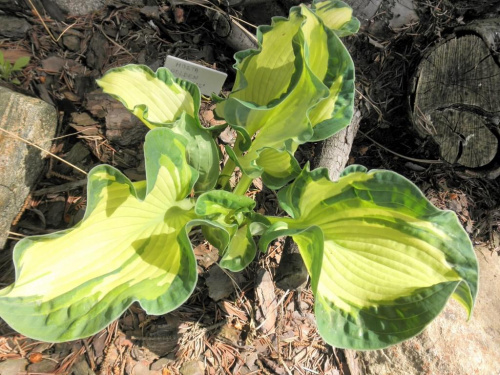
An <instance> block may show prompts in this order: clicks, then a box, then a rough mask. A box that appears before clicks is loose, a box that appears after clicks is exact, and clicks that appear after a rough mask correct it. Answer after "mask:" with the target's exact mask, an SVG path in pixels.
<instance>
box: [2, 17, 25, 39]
mask: <svg viewBox="0 0 500 375" xmlns="http://www.w3.org/2000/svg"><path fill="white" fill-rule="evenodd" d="M0 25H2V27H1V28H0V36H4V37H6V38H12V39H22V38H24V35H25V34H26V32H27V31H28V30H29V29H30V28H31V25H30V24H29V23H28V21H26V20H25V19H24V18H18V17H12V16H3V15H0Z"/></svg>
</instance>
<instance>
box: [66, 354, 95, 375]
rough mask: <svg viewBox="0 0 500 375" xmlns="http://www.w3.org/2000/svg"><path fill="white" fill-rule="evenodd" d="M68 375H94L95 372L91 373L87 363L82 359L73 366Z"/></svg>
mask: <svg viewBox="0 0 500 375" xmlns="http://www.w3.org/2000/svg"><path fill="white" fill-rule="evenodd" d="M70 375H95V372H94V371H92V369H91V368H90V366H89V364H88V363H87V361H86V360H85V359H84V358H82V360H81V361H79V362H77V363H75V364H74V365H73V367H72V368H71V373H70Z"/></svg>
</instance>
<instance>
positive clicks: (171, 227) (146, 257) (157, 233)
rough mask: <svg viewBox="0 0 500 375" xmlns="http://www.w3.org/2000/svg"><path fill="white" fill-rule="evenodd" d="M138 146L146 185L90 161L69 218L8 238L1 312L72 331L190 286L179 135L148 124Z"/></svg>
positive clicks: (48, 331) (160, 301) (41, 328)
mask: <svg viewBox="0 0 500 375" xmlns="http://www.w3.org/2000/svg"><path fill="white" fill-rule="evenodd" d="M144 148H145V161H146V173H147V182H146V186H145V188H144V184H143V183H136V184H132V183H131V182H130V181H129V180H128V179H127V178H126V177H125V176H124V175H123V174H122V173H121V172H119V171H118V170H116V169H114V168H113V167H110V166H107V165H101V166H98V167H96V168H94V169H92V171H91V172H90V173H89V176H88V205H87V210H86V212H85V217H84V219H83V220H82V221H81V222H80V223H79V224H78V225H77V226H76V227H74V228H72V229H69V230H65V231H62V232H57V233H54V234H50V235H46V236H36V237H28V238H26V239H23V240H22V241H20V242H19V243H18V244H17V245H16V247H15V250H14V263H15V267H16V280H15V282H14V284H12V285H10V286H8V287H7V288H5V289H3V290H1V291H0V316H1V317H2V319H4V320H5V321H6V322H7V323H8V324H9V325H10V326H11V327H12V328H14V329H15V330H16V331H18V332H20V333H22V334H24V335H26V336H29V337H32V338H35V339H40V340H44V341H50V342H60V341H69V340H74V339H78V338H82V337H86V336H89V335H92V334H94V333H96V332H98V331H99V330H101V329H103V328H104V327H106V326H107V325H108V324H109V323H111V322H112V321H113V320H115V319H117V318H118V317H119V316H120V314H121V313H123V311H124V310H125V309H127V308H128V307H129V306H130V305H131V304H132V303H133V302H134V301H138V302H139V303H140V304H141V306H142V307H143V308H144V309H145V310H146V311H147V312H148V313H150V314H164V313H167V312H168V311H171V310H173V309H175V308H177V307H178V306H179V305H181V304H182V303H183V302H184V301H185V300H186V299H187V298H188V296H189V295H190V294H191V292H192V290H193V288H194V286H195V284H196V280H197V272H196V260H195V257H194V253H193V250H192V248H191V244H190V242H189V238H188V236H187V233H186V224H187V223H188V222H189V221H190V220H192V219H193V218H194V217H195V214H194V202H192V201H191V200H190V199H186V196H188V195H189V193H190V192H191V189H192V187H193V185H194V182H195V180H196V178H197V173H196V171H194V170H193V169H192V168H191V167H190V166H189V165H188V163H187V161H186V157H185V150H186V144H185V140H184V138H182V137H179V136H177V135H175V134H174V133H173V132H172V131H171V130H169V129H166V128H159V129H154V130H152V131H150V132H149V133H148V134H147V136H146V143H145V146H144ZM136 186H137V187H138V189H137V190H136Z"/></svg>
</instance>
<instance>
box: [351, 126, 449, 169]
mask: <svg viewBox="0 0 500 375" xmlns="http://www.w3.org/2000/svg"><path fill="white" fill-rule="evenodd" d="M358 132H360V133H361V135H362V136H363V137H366V138H368V139H369V140H370V141H372V142H373V143H375V144H376V145H377V146H379V147H382V148H383V149H384V150H386V151H388V152H390V153H391V154H393V155H396V156H398V157H400V158H403V159H406V160H411V161H414V162H417V163H426V164H443V163H444V161H442V160H426V159H415V158H411V157H409V156H404V155H401V154H398V153H397V152H395V151H392V150H389V149H388V148H387V147H385V146H384V145H381V144H380V143H378V142H377V141H376V140H374V139H373V138H371V137H370V136H369V135H367V134H365V133H363V132H362V131H361V130H358Z"/></svg>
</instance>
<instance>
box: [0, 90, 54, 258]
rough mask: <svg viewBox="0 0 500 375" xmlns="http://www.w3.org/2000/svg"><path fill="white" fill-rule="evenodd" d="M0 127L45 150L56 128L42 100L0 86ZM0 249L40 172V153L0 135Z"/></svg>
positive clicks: (33, 148)
mask: <svg viewBox="0 0 500 375" xmlns="http://www.w3.org/2000/svg"><path fill="white" fill-rule="evenodd" d="M0 127H1V128H2V129H5V130H7V131H9V132H11V133H14V134H16V135H18V136H19V137H21V138H23V139H25V140H28V141H30V142H33V143H36V144H37V145H38V146H40V147H41V148H43V149H45V150H48V149H50V146H51V139H52V138H53V137H54V135H55V131H56V127H57V112H56V110H55V109H54V108H53V107H52V106H50V105H49V104H47V103H45V102H44V101H42V100H40V99H37V98H31V97H27V96H24V95H21V94H18V93H15V92H13V91H11V90H8V89H6V88H4V87H0ZM0 150H1V153H0V249H1V248H3V247H4V245H5V241H6V239H7V232H8V231H9V228H10V226H11V223H12V221H13V219H14V218H15V217H16V215H17V214H18V212H19V210H20V209H21V208H22V206H23V204H24V201H25V200H26V197H27V196H28V193H29V192H30V190H31V188H32V185H33V184H34V182H35V181H36V180H37V179H38V176H39V175H40V172H41V171H42V170H43V165H44V161H43V157H44V156H45V155H43V154H42V152H41V151H40V150H38V149H37V148H35V147H33V146H28V145H27V144H26V143H24V142H22V141H20V140H19V139H16V138H14V137H12V136H9V135H7V134H6V133H5V132H0Z"/></svg>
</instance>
